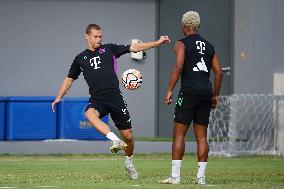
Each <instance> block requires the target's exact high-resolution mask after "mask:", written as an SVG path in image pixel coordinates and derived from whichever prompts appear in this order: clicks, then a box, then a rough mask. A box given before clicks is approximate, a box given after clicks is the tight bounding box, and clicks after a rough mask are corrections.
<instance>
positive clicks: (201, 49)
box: [196, 41, 205, 54]
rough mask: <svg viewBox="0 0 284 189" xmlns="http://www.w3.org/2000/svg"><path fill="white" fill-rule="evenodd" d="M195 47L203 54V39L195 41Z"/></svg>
mask: <svg viewBox="0 0 284 189" xmlns="http://www.w3.org/2000/svg"><path fill="white" fill-rule="evenodd" d="M196 47H197V49H198V50H200V51H199V53H200V54H204V52H203V51H205V43H204V42H203V41H196Z"/></svg>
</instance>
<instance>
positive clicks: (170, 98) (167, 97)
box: [164, 91, 173, 105]
mask: <svg viewBox="0 0 284 189" xmlns="http://www.w3.org/2000/svg"><path fill="white" fill-rule="evenodd" d="M164 101H165V104H167V105H169V104H171V103H172V101H173V92H172V91H168V92H167V93H166V95H165V98H164Z"/></svg>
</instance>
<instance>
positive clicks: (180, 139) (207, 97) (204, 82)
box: [161, 11, 222, 184]
mask: <svg viewBox="0 0 284 189" xmlns="http://www.w3.org/2000/svg"><path fill="white" fill-rule="evenodd" d="M182 25H183V33H184V35H185V37H184V38H183V39H180V40H178V41H177V42H176V43H175V46H174V51H175V55H176V63H175V65H174V67H173V70H172V75H171V78H170V81H169V86H168V90H167V92H166V95H165V103H166V104H170V103H171V102H172V96H173V89H174V87H175V85H176V82H177V81H178V79H179V78H180V76H181V88H180V92H179V95H178V99H177V103H176V108H175V115H174V129H173V144H172V174H171V176H170V177H169V178H167V179H165V180H162V181H161V183H163V184H179V183H180V180H181V179H180V167H181V162H182V158H183V155H184V150H185V141H184V137H185V134H186V132H187V130H188V127H189V125H190V124H191V122H192V121H193V128H194V133H195V137H196V141H197V156H198V172H197V183H198V184H205V170H206V165H207V159H208V152H209V147H208V143H207V126H208V123H209V116H210V110H211V108H212V107H213V108H215V107H216V106H217V102H218V95H219V91H220V88H221V82H222V70H221V67H220V64H219V61H218V57H217V54H216V52H215V49H214V47H213V45H211V44H210V43H209V42H208V41H206V40H205V39H204V38H202V37H201V36H200V35H199V34H198V29H199V26H200V17H199V14H198V13H197V12H195V11H189V12H187V13H185V14H184V15H183V17H182ZM211 68H212V70H213V72H214V74H215V80H214V86H213V87H212V84H211V82H210V80H209V77H210V70H211Z"/></svg>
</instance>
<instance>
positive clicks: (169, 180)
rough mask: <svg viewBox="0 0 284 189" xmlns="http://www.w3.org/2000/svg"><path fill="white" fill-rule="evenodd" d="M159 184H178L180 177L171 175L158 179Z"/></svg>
mask: <svg viewBox="0 0 284 189" xmlns="http://www.w3.org/2000/svg"><path fill="white" fill-rule="evenodd" d="M160 184H180V177H172V176H170V177H169V178H167V179H165V180H162V181H160Z"/></svg>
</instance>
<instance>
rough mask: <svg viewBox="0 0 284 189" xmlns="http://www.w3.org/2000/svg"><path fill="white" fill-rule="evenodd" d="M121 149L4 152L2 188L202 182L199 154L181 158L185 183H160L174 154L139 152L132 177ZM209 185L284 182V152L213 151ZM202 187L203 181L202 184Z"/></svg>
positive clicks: (131, 187)
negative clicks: (75, 152) (199, 179)
mask: <svg viewBox="0 0 284 189" xmlns="http://www.w3.org/2000/svg"><path fill="white" fill-rule="evenodd" d="M123 160H124V159H123V156H122V155H121V154H118V155H100V154H99V155H32V156H29V155H1V156H0V188H1V187H8V186H9V187H17V188H23V189H30V188H40V187H39V186H57V187H56V188H60V189H94V188H99V189H113V188H116V189H118V188H121V189H135V188H139V189H140V188H143V189H144V188H145V189H158V188H172V189H173V188H175V189H176V188H177V189H180V188H201V187H200V186H197V185H195V184H193V182H194V178H195V175H196V168H197V167H196V156H195V155H193V154H190V155H188V154H187V155H186V156H185V158H184V161H183V163H182V184H181V185H178V186H176V185H175V186H173V185H160V184H158V182H159V180H161V179H164V178H166V177H167V176H169V174H170V169H171V167H170V164H171V162H170V161H171V155H170V154H147V155H135V158H134V163H135V166H136V168H137V170H138V172H139V176H140V179H139V180H136V181H131V180H129V179H128V177H127V175H126V171H125V170H124V167H123ZM207 184H209V186H205V187H206V188H214V189H217V188H255V189H259V188H284V158H283V157H276V156H241V157H233V158H223V157H222V158H221V157H210V159H209V163H208V168H207ZM202 188H203V187H202Z"/></svg>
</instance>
